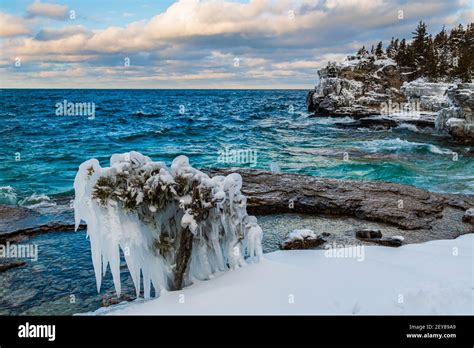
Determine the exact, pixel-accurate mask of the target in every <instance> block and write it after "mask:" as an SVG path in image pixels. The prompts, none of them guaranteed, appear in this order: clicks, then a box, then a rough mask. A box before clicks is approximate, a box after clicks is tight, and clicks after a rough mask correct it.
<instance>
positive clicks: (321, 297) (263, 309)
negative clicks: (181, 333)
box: [95, 234, 474, 315]
mask: <svg viewBox="0 0 474 348" xmlns="http://www.w3.org/2000/svg"><path fill="white" fill-rule="evenodd" d="M473 244H474V234H467V235H464V236H461V237H459V238H457V239H454V240H438V241H431V242H427V243H423V244H409V245H404V246H402V247H399V248H390V247H382V246H370V247H365V248H364V249H362V255H361V251H360V250H359V251H358V252H353V251H352V250H351V249H349V248H345V249H340V250H339V252H338V253H334V251H333V252H331V253H329V252H328V251H327V250H292V251H276V252H272V253H269V254H266V255H265V259H263V260H262V261H261V262H260V263H256V264H250V265H247V266H245V267H243V268H238V269H236V270H232V271H228V272H225V273H222V274H220V275H218V276H216V277H215V278H213V279H211V280H209V281H198V282H196V283H195V284H193V285H192V286H190V287H187V288H185V289H183V290H182V291H176V292H166V293H163V294H162V296H161V297H160V298H157V299H152V300H146V301H145V300H138V301H134V302H129V303H123V304H119V305H116V306H113V307H107V308H101V309H99V310H97V311H96V312H95V314H111V315H137V314H143V315H150V314H167V315H170V314H171V315H174V314H178V315H179V314H474V297H473V291H474V284H473V283H474V275H473V267H474V255H473ZM338 255H345V256H346V257H335V256H338Z"/></svg>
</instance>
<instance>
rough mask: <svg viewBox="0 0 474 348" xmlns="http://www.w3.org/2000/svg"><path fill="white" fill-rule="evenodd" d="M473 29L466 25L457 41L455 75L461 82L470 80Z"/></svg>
mask: <svg viewBox="0 0 474 348" xmlns="http://www.w3.org/2000/svg"><path fill="white" fill-rule="evenodd" d="M473 52H474V29H473V27H472V24H471V25H468V26H467V28H466V30H465V31H463V36H462V38H461V41H460V42H459V60H458V65H457V67H455V69H454V71H455V76H456V77H458V78H460V79H461V81H462V82H470V81H471V79H472V74H473V71H474V66H473V65H474V62H473V61H474V53H473Z"/></svg>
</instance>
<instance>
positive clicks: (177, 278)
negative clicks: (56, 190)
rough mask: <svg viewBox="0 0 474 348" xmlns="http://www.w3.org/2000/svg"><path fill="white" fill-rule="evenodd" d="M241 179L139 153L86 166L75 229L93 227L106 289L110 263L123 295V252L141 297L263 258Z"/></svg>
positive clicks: (79, 177) (96, 262)
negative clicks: (101, 164)
mask: <svg viewBox="0 0 474 348" xmlns="http://www.w3.org/2000/svg"><path fill="white" fill-rule="evenodd" d="M241 187H242V178H241V176H240V175H239V174H235V173H234V174H229V175H227V176H219V175H218V176H214V177H212V178H211V177H209V176H208V175H207V174H205V173H203V172H201V171H199V170H197V169H195V168H193V167H192V166H190V164H189V160H188V158H187V157H185V156H178V157H176V158H175V159H174V161H173V162H172V164H171V167H170V168H169V167H167V166H166V164H165V163H164V162H154V161H152V160H151V159H150V158H149V157H146V156H143V155H142V154H140V153H138V152H134V151H132V152H129V153H124V154H115V155H113V156H112V157H111V159H110V167H101V166H100V164H99V162H98V161H97V160H96V159H90V160H88V161H85V162H84V163H82V164H81V165H80V167H79V170H78V172H77V174H76V178H75V181H74V190H75V199H74V215H75V225H76V229H77V228H78V227H79V224H80V222H81V221H85V222H86V223H87V234H88V237H89V239H90V243H91V250H92V261H93V267H94V271H95V275H96V281H97V290H98V291H100V286H101V282H102V276H103V275H104V274H105V273H106V270H107V268H108V266H110V269H111V272H112V276H113V281H114V285H115V289H116V292H117V294H118V295H120V291H121V285H120V257H121V251H122V254H123V256H124V258H125V261H126V263H127V266H128V269H129V271H130V273H131V276H132V280H133V282H134V285H135V289H136V293H137V297H138V296H139V294H140V288H141V278H140V276H142V277H143V288H144V296H145V298H148V297H150V291H151V285H153V287H154V289H155V291H156V293H157V294H159V293H160V292H161V293H162V292H163V290H174V289H180V288H181V287H182V286H183V285H184V286H186V285H190V284H192V283H193V281H197V280H206V279H209V278H210V277H211V276H212V275H213V274H215V273H217V272H221V271H225V270H227V269H229V268H232V269H235V268H238V267H240V266H243V265H245V264H246V259H248V260H250V261H258V260H259V259H260V258H261V256H262V246H261V239H262V230H261V228H260V227H259V226H258V224H257V220H256V218H255V217H252V216H248V215H247V211H246V198H245V197H244V196H243V195H242V193H241V192H240V189H241Z"/></svg>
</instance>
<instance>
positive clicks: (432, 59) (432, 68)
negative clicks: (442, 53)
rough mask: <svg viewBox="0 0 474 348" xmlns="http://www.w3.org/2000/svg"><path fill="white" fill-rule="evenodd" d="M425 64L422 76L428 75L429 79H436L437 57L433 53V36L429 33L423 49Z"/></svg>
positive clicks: (437, 75)
mask: <svg viewBox="0 0 474 348" xmlns="http://www.w3.org/2000/svg"><path fill="white" fill-rule="evenodd" d="M424 63H425V65H424V66H423V69H422V74H423V76H426V77H428V78H429V79H430V80H436V79H437V78H438V77H439V74H438V73H439V71H438V68H437V67H438V57H437V55H436V53H435V49H434V44H433V38H432V37H431V35H430V36H429V37H428V40H427V47H426V50H425V60H424Z"/></svg>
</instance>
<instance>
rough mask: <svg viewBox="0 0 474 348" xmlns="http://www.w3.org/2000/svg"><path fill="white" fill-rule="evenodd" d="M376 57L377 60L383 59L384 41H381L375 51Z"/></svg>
mask: <svg viewBox="0 0 474 348" xmlns="http://www.w3.org/2000/svg"><path fill="white" fill-rule="evenodd" d="M375 56H376V57H377V58H382V57H383V48H382V41H379V43H378V44H377V48H376V49H375Z"/></svg>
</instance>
